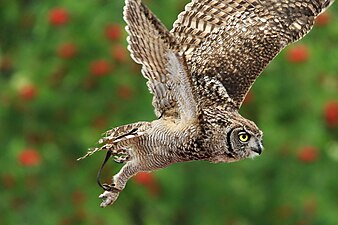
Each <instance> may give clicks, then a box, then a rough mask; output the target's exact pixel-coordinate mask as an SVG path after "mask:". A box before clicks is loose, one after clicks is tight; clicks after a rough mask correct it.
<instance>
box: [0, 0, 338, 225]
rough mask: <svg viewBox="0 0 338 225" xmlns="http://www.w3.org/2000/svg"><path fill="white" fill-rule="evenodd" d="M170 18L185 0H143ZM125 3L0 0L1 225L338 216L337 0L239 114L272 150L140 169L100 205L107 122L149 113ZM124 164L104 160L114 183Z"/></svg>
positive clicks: (336, 220) (328, 220)
mask: <svg viewBox="0 0 338 225" xmlns="http://www.w3.org/2000/svg"><path fill="white" fill-rule="evenodd" d="M144 2H145V3H146V4H147V5H148V6H149V7H150V8H151V9H152V10H153V11H154V12H155V13H156V15H158V17H159V18H160V19H161V20H162V21H163V23H164V24H165V25H166V26H167V27H168V28H171V24H172V23H173V21H174V20H175V18H176V17H177V14H178V13H179V12H180V11H181V10H182V9H183V7H184V5H185V4H186V2H187V1H182V0H165V1H164V0H152V1H150V0H148V1H144ZM123 4H124V1H122V0H109V1H108V0H84V1H71V0H60V1H52V0H46V1H37V0H36V1H34V0H21V1H19V0H12V1H6V0H5V1H0V31H1V33H0V48H1V49H0V146H1V147H0V149H1V156H0V224H1V225H12V224H17V225H24V224H27V225H33V224H34V225H35V224H43V225H72V224H94V225H104V224H118V225H120V224H121V225H128V224H131V225H143V224H145V225H158V224H161V225H167V224H168V225H169V224H196V225H199V224H201V225H202V224H203V225H204V224H220V225H251V224H260V225H261V224H277V225H278V224H295V225H310V224H311V225H312V224H318V225H319V224H320V225H327V224H328V225H333V224H338V176H337V173H338V142H337V140H338V131H337V126H338V91H337V90H338V76H337V74H338V63H337V60H338V26H337V24H338V7H337V4H336V5H335V4H334V5H333V6H332V7H331V8H330V10H329V11H328V12H327V13H325V14H323V15H322V16H321V17H320V18H319V19H318V20H317V23H316V26H315V28H314V29H313V30H312V32H310V34H309V35H307V36H306V37H305V38H304V39H303V40H302V41H300V42H298V43H296V44H294V45H292V46H290V47H288V48H287V49H286V50H284V51H283V52H282V53H281V54H280V55H279V56H278V57H277V58H276V59H275V60H274V61H273V62H272V63H271V64H270V65H269V67H268V68H267V69H266V70H265V71H264V73H263V74H262V75H261V77H260V78H259V79H258V80H257V82H256V84H255V85H254V87H253V89H252V91H251V92H250V94H249V95H248V97H247V99H246V101H245V104H244V105H243V107H242V109H241V113H242V114H243V115H244V116H246V117H248V118H250V119H251V120H253V121H255V122H256V123H257V124H258V126H259V127H260V128H261V129H262V130H263V131H264V133H265V135H264V145H265V152H264V153H263V154H262V156H261V157H259V158H256V159H254V160H245V161H242V162H238V163H233V164H217V165H214V164H210V163H207V162H191V163H183V164H176V165H173V166H171V167H169V168H166V169H163V170H160V171H156V172H154V173H151V174H140V175H138V176H136V177H135V178H134V179H132V180H131V181H130V182H129V183H128V185H127V187H126V189H125V190H124V191H123V192H122V194H121V195H120V198H119V199H118V201H117V202H116V203H115V204H114V205H113V206H111V207H108V208H105V209H101V208H100V207H99V203H100V200H99V199H98V198H97V196H98V195H99V194H100V193H101V189H100V188H99V187H98V186H97V184H96V181H95V179H96V173H97V170H98V169H99V166H100V163H101V161H102V160H103V158H104V153H103V152H102V153H97V154H95V155H94V156H92V157H90V158H88V159H86V160H83V161H80V162H77V161H76V159H77V158H78V157H80V156H82V155H83V154H84V153H85V152H86V151H87V149H88V148H89V147H92V146H95V144H96V141H97V140H98V139H99V138H100V136H101V133H103V132H104V131H105V130H108V129H109V128H111V127H114V126H119V125H123V124H127V123H131V122H135V121H140V120H141V121H144V120H146V121H150V120H153V119H155V116H154V114H153V108H152V106H151V98H152V96H151V95H150V94H149V92H148V90H147V87H146V85H145V82H146V80H145V79H144V78H143V77H142V75H141V73H140V67H139V66H138V65H136V64H135V63H133V62H132V60H131V59H130V58H129V53H128V52H127V51H126V48H125V47H126V41H125V38H126V33H125V31H124V29H123V28H124V26H125V23H124V22H123V20H122V7H123ZM119 168H120V166H118V165H116V164H113V163H108V165H107V168H105V170H104V173H103V176H104V177H105V178H104V179H106V180H107V181H108V180H109V179H110V177H111V175H113V174H114V173H116V172H117V171H118V169H119Z"/></svg>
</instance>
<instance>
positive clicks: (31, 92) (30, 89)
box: [19, 84, 38, 100]
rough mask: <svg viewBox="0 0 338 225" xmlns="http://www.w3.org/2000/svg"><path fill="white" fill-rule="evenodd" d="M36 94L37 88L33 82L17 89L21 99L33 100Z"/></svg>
mask: <svg viewBox="0 0 338 225" xmlns="http://www.w3.org/2000/svg"><path fill="white" fill-rule="evenodd" d="M37 94H38V90H37V88H36V87H35V85H33V84H26V85H24V86H22V87H21V88H20V89H19V95H20V97H21V98H22V99H23V100H33V99H34V98H35V97H36V96H37Z"/></svg>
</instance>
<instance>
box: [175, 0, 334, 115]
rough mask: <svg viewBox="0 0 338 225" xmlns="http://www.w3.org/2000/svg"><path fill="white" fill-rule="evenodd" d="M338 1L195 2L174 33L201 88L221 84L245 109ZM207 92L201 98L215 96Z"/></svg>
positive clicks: (255, 0)
mask: <svg viewBox="0 0 338 225" xmlns="http://www.w3.org/2000/svg"><path fill="white" fill-rule="evenodd" d="M332 2H333V0H192V2H191V3H189V4H187V5H186V7H185V11H183V12H182V13H181V14H179V16H178V19H177V21H176V22H175V23H174V26H173V29H172V30H171V32H172V34H173V35H174V36H175V37H176V38H177V40H178V41H179V42H180V43H181V45H182V48H181V52H180V53H181V54H183V55H185V57H186V60H187V64H188V67H189V69H190V70H191V73H192V76H193V79H194V80H196V81H197V82H196V85H197V86H199V87H197V88H198V89H199V90H206V91H207V92H210V90H207V89H208V87H207V82H206V81H205V80H213V81H214V82H219V83H221V84H222V85H223V87H224V88H225V89H226V92H227V94H228V95H229V96H230V98H231V99H232V100H233V103H234V107H235V109H237V110H238V109H239V107H240V106H241V104H242V102H243V99H244V97H245V95H246V93H247V92H248V91H249V89H250V88H251V86H252V84H253V83H254V81H255V80H256V78H257V77H258V76H259V74H260V73H261V72H262V70H263V69H264V68H265V67H266V66H267V64H268V63H269V62H270V61H271V60H272V59H273V58H274V57H275V56H276V55H277V54H278V53H279V52H280V51H281V50H282V49H283V48H284V47H285V46H286V45H288V44H289V43H292V42H294V41H296V40H298V39H300V38H302V37H303V36H304V35H305V34H306V33H307V32H309V31H310V29H311V28H312V26H313V23H314V19H315V17H316V16H317V15H319V14H320V13H321V12H322V11H324V10H325V9H326V8H327V7H328V6H329V5H330V4H331V3H332ZM208 95H209V94H208V93H205V94H204V96H203V93H202V96H200V97H201V98H203V97H204V98H209V97H208Z"/></svg>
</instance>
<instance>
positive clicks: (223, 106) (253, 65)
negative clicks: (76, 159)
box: [85, 0, 333, 207]
mask: <svg viewBox="0 0 338 225" xmlns="http://www.w3.org/2000/svg"><path fill="white" fill-rule="evenodd" d="M332 2H333V0H192V2H191V3H189V4H188V5H187V6H186V8H185V11H183V12H182V13H181V14H180V15H179V16H178V19H177V21H176V22H175V23H174V26H173V29H172V30H171V31H168V30H167V29H166V28H165V27H164V26H163V25H162V24H161V23H160V21H159V20H158V19H157V18H156V17H155V16H154V15H153V14H152V13H151V12H150V10H149V9H148V8H147V7H146V6H144V5H143V3H142V2H141V0H126V1H125V4H126V5H125V8H124V18H125V20H126V22H127V24H128V26H127V28H126V29H127V31H128V33H129V37H128V43H129V50H130V52H131V56H132V58H133V59H134V61H135V62H137V63H140V64H142V73H143V75H144V76H145V77H146V78H147V79H148V82H147V85H148V87H149V90H150V92H151V93H152V94H153V95H154V98H153V106H154V108H155V114H156V115H157V116H158V119H157V120H155V121H152V122H139V123H135V124H129V125H125V126H121V127H118V128H115V129H112V130H110V131H108V132H107V133H106V136H105V137H103V138H102V139H101V140H100V144H101V145H102V146H101V147H99V148H96V149H94V150H93V151H91V152H89V153H88V154H87V155H86V156H88V155H91V154H93V153H94V152H96V151H100V150H106V151H108V153H109V154H110V155H112V156H113V157H114V159H115V161H117V162H120V163H125V165H124V166H123V167H122V169H121V170H120V172H119V173H118V174H116V175H115V176H114V177H113V182H112V184H111V185H104V189H105V192H104V193H103V194H102V195H101V196H100V197H101V198H102V199H103V200H104V201H103V203H102V204H101V206H103V207H105V206H107V205H110V204H112V203H114V201H115V200H116V199H117V197H118V195H119V192H120V191H121V190H122V189H123V188H124V187H125V185H126V183H127V181H128V179H129V178H130V177H132V176H133V175H135V174H136V173H138V172H140V171H152V170H156V169H159V168H163V167H166V166H169V165H171V164H173V163H176V162H184V161H191V160H208V161H210V162H234V161H238V160H241V159H245V158H249V157H255V156H257V155H260V154H261V153H262V150H263V147H262V132H261V131H260V130H259V129H258V127H257V126H256V125H255V124H254V123H253V122H252V121H250V120H247V119H245V118H243V117H242V116H241V115H240V114H239V113H238V110H239V108H240V106H241V104H242V102H243V100H244V97H245V95H246V94H247V92H248V91H249V89H250V88H251V86H252V84H253V83H254V81H255V80H256V78H257V77H258V76H259V74H260V73H261V72H262V70H263V69H264V68H265V67H266V66H267V65H268V63H269V62H270V61H271V60H272V59H273V58H274V57H275V56H276V55H277V54H278V53H279V52H280V51H281V50H282V49H283V48H284V47H285V46H287V45H288V44H290V43H292V42H294V41H297V40H299V39H300V38H301V37H303V36H304V35H305V34H306V33H307V32H309V31H310V29H311V28H312V26H313V23H314V19H315V18H316V17H317V16H318V15H319V14H320V13H321V12H323V11H324V10H325V9H326V8H327V7H328V6H329V5H330V4H331V3H332ZM86 156H85V157H86Z"/></svg>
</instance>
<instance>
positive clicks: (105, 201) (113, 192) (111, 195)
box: [99, 184, 121, 208]
mask: <svg viewBox="0 0 338 225" xmlns="http://www.w3.org/2000/svg"><path fill="white" fill-rule="evenodd" d="M104 185H105V190H106V191H105V192H103V194H101V195H100V196H99V198H101V199H102V203H101V204H100V206H101V207H103V208H104V207H107V206H108V205H112V204H113V203H114V202H115V201H116V199H117V198H118V197H119V194H120V192H121V190H120V189H117V188H115V187H114V186H113V185H108V184H104Z"/></svg>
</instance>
